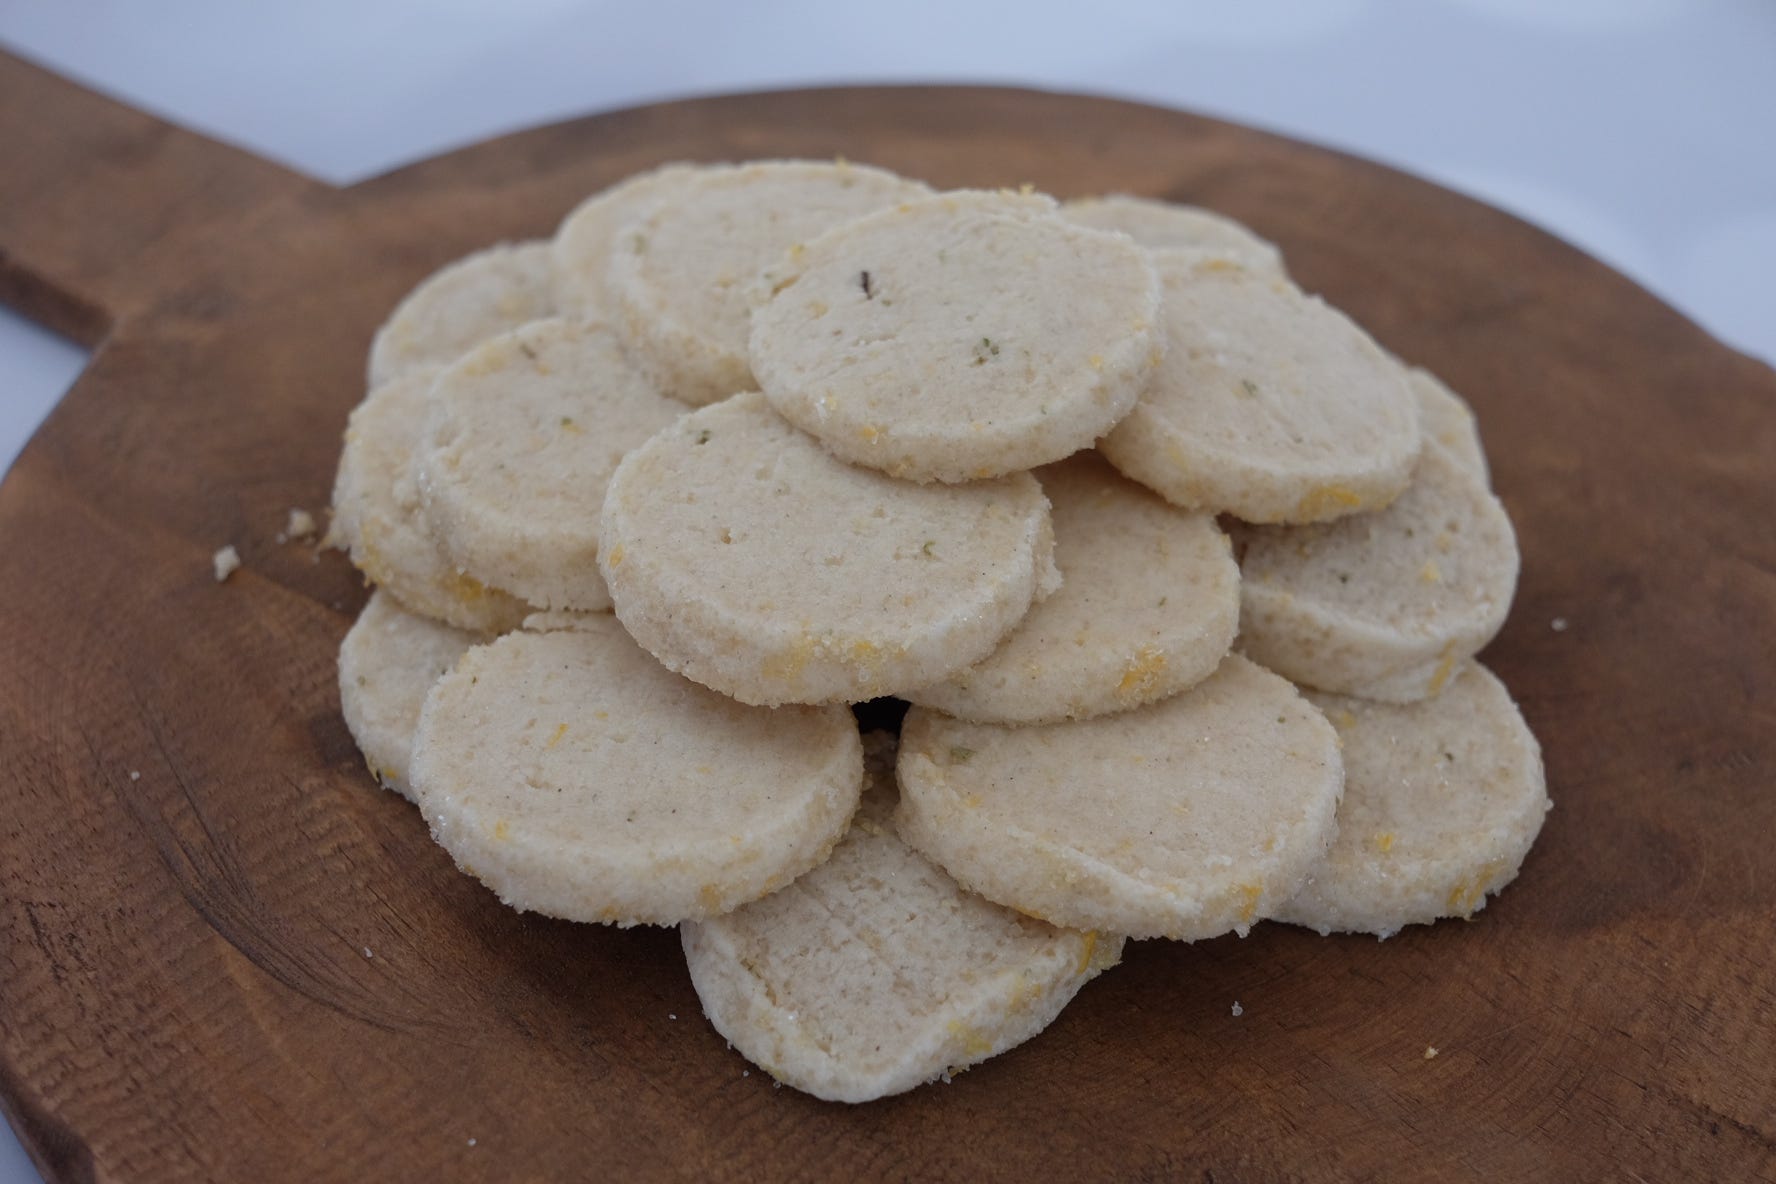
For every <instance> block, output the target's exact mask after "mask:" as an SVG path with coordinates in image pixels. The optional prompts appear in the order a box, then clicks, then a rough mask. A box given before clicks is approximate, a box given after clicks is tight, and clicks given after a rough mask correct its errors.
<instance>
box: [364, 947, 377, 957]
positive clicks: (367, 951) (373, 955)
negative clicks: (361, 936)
mask: <svg viewBox="0 0 1776 1184" xmlns="http://www.w3.org/2000/svg"><path fill="white" fill-rule="evenodd" d="M364 957H366V958H374V957H376V955H375V954H372V953H371V952H370V947H369V946H365V947H364Z"/></svg>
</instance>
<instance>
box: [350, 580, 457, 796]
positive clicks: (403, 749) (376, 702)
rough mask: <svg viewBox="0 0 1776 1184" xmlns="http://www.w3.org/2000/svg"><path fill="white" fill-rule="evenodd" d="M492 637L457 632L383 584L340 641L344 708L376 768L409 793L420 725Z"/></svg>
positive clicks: (382, 776)
mask: <svg viewBox="0 0 1776 1184" xmlns="http://www.w3.org/2000/svg"><path fill="white" fill-rule="evenodd" d="M487 640H488V637H487V635H486V634H482V633H470V632H468V631H466V630H463V629H453V628H451V627H450V626H449V625H444V624H441V623H439V622H437V621H434V620H431V619H430V618H427V617H421V616H416V615H415V614H413V613H410V612H408V611H407V610H406V609H404V608H402V607H401V606H400V604H399V603H398V602H397V601H396V600H395V598H394V597H393V596H390V595H389V594H388V593H387V592H385V591H383V590H381V589H378V590H377V591H375V592H374V593H372V594H371V596H370V601H369V603H367V604H366V605H364V611H363V612H361V613H359V614H358V619H357V620H356V621H355V622H353V624H352V627H351V630H350V631H349V632H347V633H346V635H345V640H344V641H343V642H341V643H340V646H339V707H340V711H341V713H342V714H343V715H344V716H345V726H346V727H347V728H349V729H350V730H351V734H352V739H353V740H356V741H357V742H358V751H359V752H362V753H363V754H364V762H365V763H366V764H368V765H369V766H370V772H371V774H372V775H373V776H375V778H376V779H377V780H378V781H380V782H381V783H382V784H383V785H384V786H386V787H387V788H389V789H392V790H394V791H395V792H396V793H398V794H400V795H401V796H403V797H412V796H413V795H412V791H410V790H409V789H408V787H407V784H408V783H407V763H408V758H409V757H410V756H411V755H412V753H413V730H414V729H415V728H417V727H418V726H419V709H420V708H421V707H422V706H423V705H424V704H425V697H426V692H427V691H430V690H431V689H432V684H433V683H435V682H437V681H438V680H439V679H440V678H442V677H443V676H444V675H445V674H447V673H448V672H449V671H450V669H451V667H453V666H455V665H456V663H457V659H459V658H461V657H462V656H463V655H464V654H465V653H467V652H468V651H469V647H470V646H474V645H480V644H481V643H483V642H485V641H487Z"/></svg>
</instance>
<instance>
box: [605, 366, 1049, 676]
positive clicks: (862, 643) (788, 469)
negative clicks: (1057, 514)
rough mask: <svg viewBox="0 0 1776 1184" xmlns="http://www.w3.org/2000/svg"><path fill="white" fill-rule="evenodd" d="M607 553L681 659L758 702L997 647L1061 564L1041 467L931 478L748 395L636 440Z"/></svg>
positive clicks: (651, 642)
mask: <svg viewBox="0 0 1776 1184" xmlns="http://www.w3.org/2000/svg"><path fill="white" fill-rule="evenodd" d="M601 530H602V540H603V546H602V547H601V549H600V551H599V555H598V562H599V564H600V566H601V567H602V568H603V571H604V576H605V580H606V581H607V582H608V583H609V585H610V589H611V596H612V598H613V599H614V600H615V602H616V611H617V616H618V617H620V618H621V619H622V622H623V624H624V625H625V626H626V627H627V628H628V629H629V631H630V632H631V633H632V634H634V635H635V639H636V640H637V641H639V642H640V643H641V645H642V647H643V648H645V649H646V650H648V651H649V652H650V653H652V654H653V655H654V656H655V657H657V658H659V659H660V661H661V662H663V663H665V664H666V665H667V666H668V667H670V668H671V669H673V670H677V671H679V672H680V673H682V674H684V675H686V676H687V677H690V678H692V679H695V680H696V681H698V682H700V683H702V684H703V685H705V686H709V687H714V688H715V689H716V690H718V691H721V692H722V693H724V694H727V695H732V696H733V697H734V698H736V699H740V700H742V701H743V702H747V703H763V704H776V703H853V702H859V701H861V700H864V699H870V698H874V697H876V696H878V695H887V694H894V693H896V692H899V691H902V690H904V689H906V688H908V687H913V686H919V685H922V684H925V683H930V682H935V681H937V680H938V679H941V678H944V677H946V676H947V675H949V674H951V673H952V672H954V671H956V670H959V669H961V668H962V667H964V666H967V665H970V664H971V663H974V662H976V661H979V660H980V659H981V658H984V657H985V656H986V655H987V654H988V653H989V652H991V651H992V649H993V647H994V646H995V645H997V644H998V643H999V640H1000V639H1001V638H1002V637H1004V636H1005V634H1006V633H1007V632H1009V631H1010V630H1011V628H1012V626H1013V625H1015V624H1017V622H1018V621H1019V620H1020V619H1021V618H1022V617H1023V616H1024V614H1025V612H1026V611H1028V609H1029V607H1030V604H1031V602H1032V600H1033V599H1035V598H1036V597H1037V595H1038V594H1039V591H1040V585H1041V584H1042V583H1043V582H1044V581H1045V579H1046V577H1047V576H1048V573H1049V572H1050V571H1052V565H1053V534H1052V533H1051V524H1050V520H1049V514H1048V499H1047V498H1046V497H1044V496H1043V494H1042V488H1041V486H1040V485H1038V484H1037V482H1036V479H1035V478H1034V477H1032V476H1030V475H1029V474H1028V473H1019V474H1016V475H1015V476H1012V477H1005V478H1001V479H999V480H997V481H977V482H974V483H972V484H969V485H961V486H950V485H914V484H911V483H909V482H905V481H896V480H894V479H892V478H890V477H885V476H883V475H882V474H881V473H877V472H874V471H872V470H870V469H862V468H857V467H855V466H852V465H847V464H845V463H844V462H842V461H839V460H836V459H834V458H833V457H832V456H830V455H828V454H827V453H826V452H825V451H823V450H822V449H821V447H820V445H819V444H817V443H815V442H814V440H813V439H811V438H810V437H808V436H806V435H804V434H802V433H801V432H799V431H797V430H796V429H795V428H793V427H791V426H790V425H789V424H788V423H786V422H784V421H783V420H782V419H781V418H779V417H778V416H777V415H776V413H774V412H773V411H772V410H771V408H770V406H769V404H767V403H766V402H765V398H764V396H763V395H761V394H758V393H757V392H753V393H750V394H744V395H738V396H735V397H734V398H732V399H729V400H727V401H726V402H724V403H720V404H717V405H716V406H713V407H705V408H703V409H702V410H701V411H698V412H695V413H694V414H691V415H688V416H686V417H685V418H684V419H681V420H679V421H678V422H677V423H675V424H673V425H672V426H670V427H668V428H667V429H666V430H665V431H663V432H661V433H660V434H659V435H657V436H655V437H654V438H653V439H652V440H650V441H648V442H647V443H646V444H643V445H642V446H641V447H640V448H638V449H636V450H635V451H634V452H631V453H630V454H629V455H628V456H627V457H625V458H624V460H623V463H622V464H621V465H619V466H618V468H617V472H616V475H615V476H614V477H613V478H612V479H611V483H610V488H609V490H608V491H607V493H606V495H605V501H604V522H603V525H602V528H601Z"/></svg>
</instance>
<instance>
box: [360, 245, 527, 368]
mask: <svg viewBox="0 0 1776 1184" xmlns="http://www.w3.org/2000/svg"><path fill="white" fill-rule="evenodd" d="M551 287H552V285H551V281H550V276H549V244H548V243H546V242H529V243H515V244H514V243H501V244H500V245H499V246H496V247H489V248H488V249H487V250H485V251H477V252H476V253H475V254H473V255H469V256H467V257H465V258H462V259H458V260H457V261H456V262H455V263H452V264H450V265H449V266H448V267H445V268H444V269H443V270H441V271H438V272H434V273H433V274H432V275H431V276H429V277H427V278H426V279H425V280H424V281H423V282H421V283H420V285H419V286H418V287H417V288H415V289H413V291H411V292H409V293H408V294H407V296H406V298H405V299H403V300H402V301H401V303H400V304H398V305H396V306H395V311H394V312H393V313H391V314H390V315H389V319H388V320H387V322H385V323H384V324H383V326H382V328H380V329H378V330H377V331H376V338H375V340H373V341H372V342H371V343H370V389H371V390H375V389H376V388H377V387H379V386H381V385H382V384H383V383H385V382H390V381H393V380H394V379H396V378H399V377H400V376H401V375H403V374H408V373H411V372H413V371H415V370H424V369H429V368H432V367H437V366H442V365H444V364H446V363H447V362H451V361H454V360H455V359H456V358H457V357H458V356H459V355H461V354H463V353H464V352H466V351H467V350H468V349H469V348H470V347H471V346H473V345H474V344H475V343H476V342H478V341H483V340H485V339H487V338H489V337H492V336H493V335H494V334H495V333H503V332H504V331H505V330H507V329H511V328H514V327H516V326H518V325H522V324H523V323H524V322H526V321H534V320H536V319H537V318H539V317H546V316H549V315H551V314H552V313H553V312H554V311H555V299H554V295H553V293H552V291H551Z"/></svg>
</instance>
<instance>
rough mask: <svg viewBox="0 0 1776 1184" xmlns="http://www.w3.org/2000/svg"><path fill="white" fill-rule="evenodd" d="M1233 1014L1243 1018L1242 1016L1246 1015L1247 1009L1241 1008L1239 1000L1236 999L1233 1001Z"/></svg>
mask: <svg viewBox="0 0 1776 1184" xmlns="http://www.w3.org/2000/svg"><path fill="white" fill-rule="evenodd" d="M1233 1014H1234V1015H1236V1016H1241V1015H1245V1014H1246V1009H1245V1008H1243V1007H1241V1006H1240V1003H1239V1000H1238V999H1235V1000H1234V1001H1233Z"/></svg>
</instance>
